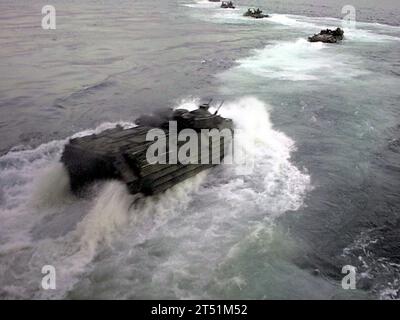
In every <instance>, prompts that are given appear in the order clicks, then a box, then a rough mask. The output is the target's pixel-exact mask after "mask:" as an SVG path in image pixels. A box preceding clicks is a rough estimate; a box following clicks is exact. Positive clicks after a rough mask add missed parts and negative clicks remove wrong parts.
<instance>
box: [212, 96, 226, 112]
mask: <svg viewBox="0 0 400 320" xmlns="http://www.w3.org/2000/svg"><path fill="white" fill-rule="evenodd" d="M224 102H225V101H224V100H222V102H221V104H220V105H219V107H218V109H217V111H215V112H214V115H216V114H217V113H218V111H219V109H221V107H222V105H223V104H224Z"/></svg>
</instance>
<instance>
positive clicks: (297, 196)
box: [0, 97, 310, 299]
mask: <svg viewBox="0 0 400 320" xmlns="http://www.w3.org/2000/svg"><path fill="white" fill-rule="evenodd" d="M196 105H197V104H196V103H195V102H194V101H186V102H182V103H181V104H180V105H179V106H178V107H179V108H182V107H184V108H189V109H191V108H195V106H196ZM222 115H223V116H227V117H231V118H232V119H233V120H234V122H235V124H236V130H237V132H238V135H237V137H236V136H235V139H236V138H237V139H239V144H238V148H242V149H243V150H242V151H244V152H246V153H247V154H248V155H250V156H251V157H252V159H253V160H254V166H253V167H252V168H251V171H249V172H246V173H245V174H244V173H243V171H241V170H238V166H236V165H228V164H225V165H222V166H220V167H218V168H215V169H213V170H212V174H208V172H202V173H201V174H199V175H197V176H196V177H194V178H192V179H189V180H187V181H185V182H183V183H181V184H179V185H177V186H175V187H174V188H172V189H170V190H167V191H166V192H165V193H163V194H161V195H159V196H155V197H146V198H143V197H140V196H132V195H130V194H129V193H128V192H127V190H126V186H125V185H124V184H123V183H121V182H117V181H110V182H106V183H103V184H102V185H99V187H97V188H94V189H93V192H94V193H93V196H92V197H91V198H88V199H77V198H75V197H74V196H72V195H71V194H70V193H69V191H68V188H67V186H68V176H67V173H66V171H65V169H64V168H63V167H62V166H61V165H59V164H55V162H57V160H58V159H59V156H60V153H61V151H62V149H63V146H64V145H65V143H66V141H67V140H63V141H53V142H51V143H48V144H44V145H42V146H40V147H38V148H36V149H33V150H25V151H18V152H12V153H9V154H7V155H5V156H3V157H1V158H0V166H1V169H2V171H1V174H0V182H1V185H2V188H3V189H4V190H5V192H4V194H3V200H2V203H1V209H2V211H1V216H0V218H1V222H2V223H1V226H0V228H1V231H2V232H1V244H0V266H1V268H0V273H1V277H0V279H1V283H0V285H1V288H2V289H1V291H0V296H2V297H5V298H10V297H23V298H32V297H34V298H39V299H43V298H63V297H66V294H68V292H70V291H71V289H73V288H74V286H75V285H76V283H77V282H79V280H80V279H81V276H82V274H83V273H85V272H89V271H90V270H91V268H95V267H96V266H97V264H98V263H99V262H96V263H95V264H93V263H92V262H93V261H97V260H94V259H95V257H96V256H97V255H98V253H100V252H102V251H103V250H106V249H107V248H108V250H109V251H110V250H111V252H114V254H116V255H117V257H114V258H113V261H114V262H113V263H115V261H116V263H117V264H118V265H119V264H121V266H116V269H118V268H119V267H121V268H125V267H127V266H125V265H124V261H121V262H120V263H119V262H118V261H119V259H122V260H124V259H126V257H129V256H131V255H134V256H135V258H134V259H135V261H136V262H134V263H133V264H132V263H131V264H130V265H129V268H130V270H131V271H130V272H133V270H134V269H135V268H141V266H142V260H143V259H144V257H146V256H147V255H148V254H150V253H147V254H145V255H144V256H143V248H142V247H141V246H142V245H143V244H145V243H147V242H148V241H150V242H151V241H155V239H160V238H161V239H165V240H161V241H162V243H165V244H167V243H168V241H169V239H171V238H176V239H179V243H177V244H176V245H174V246H173V248H174V250H175V248H176V250H182V252H180V251H179V253H178V251H177V252H175V253H172V255H171V256H168V257H167V258H166V260H164V261H163V262H162V263H160V264H158V263H157V264H156V265H155V266H154V268H152V269H151V270H147V269H146V267H145V269H144V271H143V272H152V274H153V275H152V277H153V284H154V285H156V286H157V284H160V285H161V286H164V285H170V286H171V290H172V291H173V292H174V296H175V297H184V296H186V297H187V295H188V294H189V293H188V292H186V291H183V292H182V290H181V289H177V288H176V284H174V283H169V281H170V280H171V279H172V278H173V277H172V278H171V277H170V276H171V274H175V277H178V282H179V277H186V276H187V275H188V274H190V272H191V271H190V270H191V269H192V268H193V263H196V261H197V262H198V263H200V265H201V266H202V267H203V271H202V272H201V274H200V275H199V279H197V280H196V281H202V280H201V278H202V277H205V278H207V277H209V276H211V273H209V274H208V273H207V272H208V271H210V270H211V269H210V268H214V267H215V266H216V264H218V263H223V262H224V259H232V257H234V256H235V252H236V250H234V248H237V246H238V244H237V242H238V238H237V236H238V235H240V233H241V232H243V230H248V228H250V227H249V226H250V225H249V224H250V223H251V225H252V227H251V228H250V229H253V228H255V229H254V230H253V231H251V233H252V234H255V235H257V234H258V233H259V232H258V231H257V230H260V228H261V229H262V228H263V227H264V226H265V224H266V223H267V224H269V223H270V222H271V221H272V220H271V219H273V217H274V216H276V215H279V214H282V213H283V212H285V211H287V210H296V209H297V208H298V207H299V206H301V205H302V203H303V198H304V195H305V194H306V192H307V190H308V189H309V188H310V178H309V176H308V175H307V174H306V173H302V172H301V171H300V170H298V169H297V168H296V167H295V166H293V165H292V164H291V162H290V153H291V152H292V151H293V150H294V142H293V141H292V140H291V139H290V138H288V137H287V136H286V135H284V134H283V133H281V132H278V131H276V130H275V129H274V128H273V126H272V124H271V122H270V120H269V114H268V107H267V106H266V105H265V104H264V103H263V102H261V101H259V100H257V99H255V98H251V97H248V98H243V99H240V100H238V101H233V102H230V103H226V105H224V108H223V110H222ZM114 125H115V124H108V125H103V126H101V127H100V128H97V129H96V130H95V131H93V130H92V131H86V132H82V133H79V134H77V135H75V136H81V135H86V134H90V133H92V132H98V131H101V130H104V129H106V128H108V127H112V126H114ZM210 172H211V171H210ZM38 176H39V177H40V178H38ZM12 177H14V180H12V179H11V178H12ZM17 182H18V183H17ZM260 226H261V227H260ZM204 228H205V229H204ZM241 230H242V231H241ZM255 230H256V231H255ZM163 237H165V238H163ZM247 238H248V237H247ZM250 238H251V237H250ZM239 239H240V238H239ZM136 248H139V250H137V249H136ZM140 248H142V249H140ZM188 248H190V249H189V250H188ZM124 250H127V252H125V251H124ZM186 252H188V253H190V254H189V255H186V254H185V253H186ZM205 252H208V253H207V254H204V253H205ZM227 252H228V253H229V254H228V256H226V253H227ZM225 256H226V257H225ZM224 257H225V258H224ZM221 259H222V260H221ZM152 262H153V260H151V259H150V261H147V262H146V265H147V268H148V266H149V265H151V263H152ZM100 264H101V263H100ZM44 265H53V266H54V267H55V268H56V271H57V290H54V291H53V290H48V291H45V290H41V289H38V288H40V283H41V279H42V274H41V268H42V267H43V266H44ZM177 270H181V273H179V274H176V272H177ZM115 272H116V274H113V277H112V281H114V279H115V281H118V270H116V271H115ZM122 274H123V273H122ZM203 280H204V279H203ZM146 283H147V282H146ZM146 283H143V282H140V283H139V284H137V285H136V284H132V290H133V291H134V292H137V293H138V294H139V293H140V292H141V291H143V292H145V291H146V290H151V286H148V285H147V286H146ZM92 285H93V286H95V285H96V283H92ZM140 285H144V287H143V288H140ZM138 286H139V287H138ZM136 290H137V291H136ZM190 295H192V296H193V297H195V296H199V295H196V293H193V292H192V293H190Z"/></svg>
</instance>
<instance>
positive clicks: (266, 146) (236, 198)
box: [75, 97, 311, 299]
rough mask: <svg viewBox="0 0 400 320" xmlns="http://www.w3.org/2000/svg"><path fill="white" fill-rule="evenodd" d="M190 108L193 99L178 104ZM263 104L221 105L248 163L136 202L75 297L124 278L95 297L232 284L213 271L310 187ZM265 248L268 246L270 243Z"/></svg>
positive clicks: (201, 294)
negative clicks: (93, 280) (124, 226)
mask: <svg viewBox="0 0 400 320" xmlns="http://www.w3.org/2000/svg"><path fill="white" fill-rule="evenodd" d="M196 106H197V99H194V100H186V101H182V102H181V103H180V104H179V105H178V108H187V109H189V110H190V109H194V108H196ZM268 109H269V107H268V106H267V105H266V104H265V103H263V102H262V101H259V100H258V99H256V98H253V97H246V98H242V99H239V100H237V101H232V102H226V103H225V105H224V106H223V108H222V110H221V114H222V115H223V116H226V117H231V118H232V119H233V120H234V122H235V139H239V140H240V141H238V144H237V145H235V147H237V148H240V149H241V151H244V152H246V154H247V155H249V156H250V158H252V160H254V162H253V164H254V165H253V166H251V167H250V168H241V165H236V164H222V165H221V166H219V167H216V168H214V169H212V170H211V171H209V173H208V174H207V175H204V176H203V177H200V179H201V180H200V181H199V182H198V184H197V186H196V188H195V189H190V188H189V190H190V193H188V190H187V189H188V187H189V186H192V185H193V183H194V182H193V180H188V181H186V182H185V183H186V185H184V184H183V185H179V186H178V189H176V190H175V191H173V190H169V191H168V192H167V193H166V194H164V195H161V196H159V197H158V198H157V199H151V198H146V199H141V200H140V201H138V203H137V204H136V205H135V208H133V209H131V212H130V213H129V215H130V217H131V218H130V219H134V218H133V217H136V218H135V219H139V220H136V221H133V220H131V221H130V224H131V227H129V228H128V229H125V230H124V231H123V232H122V233H121V235H120V237H119V239H120V241H119V240H118V241H117V242H116V243H115V247H114V251H113V252H112V253H111V252H110V253H109V254H108V255H104V256H103V257H102V259H101V260H99V261H97V265H96V266H95V268H94V270H93V274H94V275H102V279H103V280H100V281H99V283H91V284H90V287H89V285H88V284H87V283H81V285H80V286H78V287H77V288H76V290H75V294H76V295H77V297H88V296H87V292H88V291H90V292H93V291H94V292H99V290H100V288H101V287H102V286H104V285H107V286H110V287H114V286H118V284H119V283H124V287H123V288H120V287H119V290H118V293H117V296H113V295H112V293H111V292H102V293H99V294H98V295H96V297H97V298H110V297H114V298H115V297H117V298H130V299H135V298H145V297H149V298H157V297H158V298H184V299H188V298H215V297H216V296H214V295H213V293H212V292H213V290H211V292H210V288H211V289H216V288H217V287H219V286H221V287H224V286H225V284H226V283H227V282H228V283H231V282H232V283H233V282H235V283H236V282H237V281H238V279H237V277H236V278H232V279H229V278H228V279H227V278H224V279H221V278H220V276H221V275H220V274H219V273H218V270H220V269H221V268H224V266H227V265H230V264H235V259H237V258H238V256H239V255H240V254H242V253H243V250H246V249H245V247H246V246H247V245H249V243H253V242H255V241H256V242H257V241H263V239H264V235H265V234H268V233H270V232H271V230H272V229H271V228H273V222H274V218H275V217H277V216H279V215H281V214H283V213H284V212H286V211H287V210H296V209H298V208H299V207H300V206H301V205H302V204H303V199H304V196H305V194H306V193H307V191H308V190H310V188H311V186H310V177H309V176H308V174H307V173H306V172H302V171H300V170H299V169H298V168H296V167H295V166H294V165H293V164H292V163H291V162H290V155H291V152H292V151H293V150H295V145H294V141H293V140H291V139H290V138H289V137H287V136H286V135H285V134H283V133H282V132H279V131H277V130H275V129H274V128H273V126H272V124H271V122H270V119H269V113H268ZM212 111H213V110H212ZM236 133H237V134H236ZM243 169H248V170H243ZM196 178H197V177H196ZM263 247H264V250H268V243H264V244H263ZM110 269H112V272H110ZM222 276H223V275H222ZM223 277H224V276H223ZM150 279H151V280H150ZM239 280H240V279H239ZM227 285H229V284H227ZM214 293H215V291H214Z"/></svg>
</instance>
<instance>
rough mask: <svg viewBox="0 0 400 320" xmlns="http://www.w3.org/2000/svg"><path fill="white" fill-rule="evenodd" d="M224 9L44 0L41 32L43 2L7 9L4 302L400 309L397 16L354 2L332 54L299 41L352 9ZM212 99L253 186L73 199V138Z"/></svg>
mask: <svg viewBox="0 0 400 320" xmlns="http://www.w3.org/2000/svg"><path fill="white" fill-rule="evenodd" d="M358 2H359V3H358ZM235 3H236V4H237V9H235V10H222V9H220V8H219V7H218V4H213V3H209V2H208V1H194V0H177V1H161V0H156V1H154V2H152V3H151V4H150V3H149V2H148V1H144V0H130V1H129V0H119V1H95V0H87V1H60V0H55V1H52V4H53V5H54V6H55V8H56V10H57V29H56V30H51V31H50V30H42V29H41V18H42V15H41V8H42V6H43V5H45V4H47V3H43V2H42V1H38V0H34V1H11V0H6V1H2V2H1V3H0V46H1V49H0V58H1V59H0V74H1V76H0V136H1V138H2V139H1V141H0V154H1V156H0V298H2V299H13V298H36V299H47V298H67V299H83V298H112V299H142V298H149V299H155V298H169V299H190V298H200V299H206V298H208V299H215V298H226V299H233V298H243V299H275V298H279V299H295V298H299V299H342V298H343V299H354V298H357V299H360V298H361V299H398V298H400V291H399V290H400V278H399V274H400V273H399V272H400V235H399V234H400V233H399V232H400V217H399V214H400V195H399V190H400V122H399V119H400V106H399V101H400V90H399V89H400V78H399V77H400V56H399V52H400V20H399V18H398V17H399V14H400V8H399V6H398V4H397V3H396V1H389V0H386V1H383V2H380V3H379V4H377V3H373V2H372V1H360V0H357V1H354V2H353V5H354V7H355V9H356V10H357V11H356V12H357V25H356V29H350V28H345V40H344V41H343V42H342V43H341V44H338V45H325V44H321V43H308V42H307V41H306V39H307V36H308V35H311V34H313V33H316V32H318V31H320V29H322V28H326V27H337V26H341V20H340V18H341V17H342V14H341V8H342V6H343V5H344V4H346V3H343V4H341V3H338V2H337V1H331V0H324V1H312V0H302V1H294V0H290V1H284V2H282V1H249V0H246V1H244V0H243V1H241V0H238V1H236V2H235ZM248 6H260V7H261V8H262V9H264V11H266V12H267V13H269V14H270V15H271V17H270V18H268V19H264V20H251V19H250V20H249V19H246V18H244V17H242V13H243V12H244V11H245V10H246V9H247V7H248ZM208 97H214V99H215V100H225V105H224V107H223V109H222V111H221V112H222V114H223V115H224V116H228V117H231V118H232V119H233V120H234V121H235V125H236V127H237V128H238V129H240V130H241V131H242V132H243V133H244V134H243V135H242V136H241V139H242V140H241V141H240V145H241V147H243V148H245V149H246V151H247V152H248V153H249V154H251V155H252V156H253V157H254V159H255V166H254V170H253V171H252V172H250V173H249V174H246V175H243V174H239V173H238V171H237V170H235V167H232V166H229V165H225V166H224V165H222V166H219V167H217V168H215V169H213V170H210V171H208V172H204V173H202V174H200V175H198V176H197V177H195V178H193V179H191V180H188V181H186V182H184V183H182V184H180V185H178V186H176V187H175V188H173V189H171V190H168V191H167V192H166V193H165V194H163V195H160V196H157V197H151V198H146V199H141V200H139V201H136V202H135V204H134V205H133V206H132V202H133V201H134V200H135V198H134V197H133V196H131V195H129V194H128V193H127V192H126V190H125V187H124V185H122V184H120V183H119V182H116V181H109V182H105V183H102V184H99V185H96V186H94V187H93V192H92V195H91V196H90V197H87V198H85V199H78V198H76V197H74V196H73V195H72V194H71V193H70V192H69V187H68V183H69V181H68V176H67V174H66V172H65V170H64V168H63V167H62V166H61V165H60V164H59V163H58V160H59V157H60V154H61V152H62V149H63V146H64V145H65V143H67V142H68V139H69V138H70V137H71V136H82V135H87V134H90V133H93V132H100V131H102V130H105V129H107V128H110V127H113V126H115V125H116V124H121V125H123V126H131V125H133V122H134V120H135V118H137V117H138V116H139V115H140V114H142V113H146V112H150V111H152V110H158V109H160V108H167V107H189V108H192V107H194V106H195V104H196V103H197V102H198V101H199V99H201V98H208ZM44 265H53V266H55V268H56V270H57V289H56V290H43V289H41V287H40V284H41V280H42V276H43V275H42V273H41V269H42V267H43V266H44ZM344 265H352V266H355V267H356V268H357V289H356V290H344V289H343V288H342V286H341V279H342V277H343V276H344V275H343V274H342V273H341V270H342V267H343V266H344ZM317 269H318V271H316V270H317Z"/></svg>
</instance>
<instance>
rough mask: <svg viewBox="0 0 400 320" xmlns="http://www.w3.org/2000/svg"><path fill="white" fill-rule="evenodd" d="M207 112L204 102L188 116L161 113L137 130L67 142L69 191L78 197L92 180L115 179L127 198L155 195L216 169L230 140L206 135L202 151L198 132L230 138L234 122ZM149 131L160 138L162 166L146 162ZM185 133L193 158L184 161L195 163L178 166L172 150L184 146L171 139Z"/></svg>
mask: <svg viewBox="0 0 400 320" xmlns="http://www.w3.org/2000/svg"><path fill="white" fill-rule="evenodd" d="M210 102H211V101H210ZM221 105H222V104H221ZM209 107H210V103H206V104H203V105H201V106H200V107H199V108H198V109H196V110H193V111H190V112H189V111H188V110H186V109H176V110H172V109H170V110H168V111H164V112H162V113H161V114H157V115H150V116H142V117H140V118H139V119H138V120H137V121H136V124H137V126H136V127H132V128H128V129H124V128H122V127H121V126H116V127H115V128H112V129H108V130H105V131H103V132H101V133H99V134H93V135H90V136H85V137H80V138H75V139H71V140H70V141H69V143H68V144H67V145H66V146H65V149H64V151H63V154H62V156H61V162H62V163H63V164H64V165H65V167H66V169H67V171H68V174H69V177H70V186H71V190H72V191H73V192H74V193H79V192H80V191H81V190H83V189H84V187H86V186H88V185H90V184H91V183H93V182H95V181H98V180H106V179H118V180H121V181H123V182H124V183H126V185H127V187H128V190H129V192H130V193H132V194H136V193H142V194H145V195H154V194H157V193H160V192H163V191H165V190H166V189H168V188H170V187H172V186H174V185H175V184H177V183H179V182H181V181H183V180H186V179H188V178H190V177H192V176H194V175H196V174H197V173H199V172H201V171H203V170H205V169H208V168H211V167H213V166H215V165H216V164H218V163H219V161H220V160H222V159H223V158H224V156H225V155H226V153H227V150H228V148H229V145H230V143H231V141H230V140H231V139H230V138H229V137H228V138H227V137H226V135H223V134H220V135H219V136H218V139H217V141H218V143H215V142H216V140H215V139H214V140H213V138H211V137H210V135H208V136H207V137H208V138H207V139H208V141H209V144H208V145H207V144H205V146H204V144H201V136H202V135H204V132H205V130H202V129H218V130H219V132H221V131H224V130H223V129H228V130H229V131H228V132H229V133H231V137H233V123H232V120H231V119H227V118H223V117H221V116H220V115H218V114H217V112H218V110H217V111H216V112H215V113H213V114H212V113H210V112H209V110H208V109H209ZM220 107H221V106H220ZM218 109H219V108H218ZM171 123H174V127H173V128H176V130H174V132H171V131H172V130H171ZM151 129H161V130H162V132H164V133H165V140H166V143H165V145H166V149H164V150H165V157H166V159H167V161H166V163H159V162H160V161H159V162H158V163H153V161H152V160H151V161H148V159H147V158H148V157H147V156H146V153H147V150H148V148H149V147H150V146H151V145H152V144H154V143H155V140H151V141H148V140H147V138H146V135H147V134H148V132H149V131H150V130H151ZM184 129H193V130H195V132H196V133H198V134H196V137H197V138H196V139H197V142H198V153H197V154H195V153H194V154H193V155H192V154H190V153H189V158H190V157H191V159H192V160H193V159H197V160H198V161H197V162H196V161H191V162H190V163H188V162H185V163H182V162H180V161H179V159H178V160H177V161H175V162H174V161H173V159H172V158H173V156H172V153H173V151H175V152H176V149H177V150H179V148H180V146H182V145H183V144H185V142H186V141H179V140H180V139H176V136H179V133H180V132H181V131H182V130H184ZM158 132H160V130H158ZM202 132H203V133H202ZM214 132H215V130H214ZM225 132H227V131H226V130H225ZM176 133H177V134H176ZM172 136H175V141H177V143H176V146H175V147H170V145H169V142H167V141H170V140H173V137H172ZM203 139H204V138H203ZM203 141H204V140H203ZM173 149H175V150H173ZM158 156H159V155H158ZM207 157H208V158H207ZM205 158H207V159H208V160H209V161H205ZM171 159H172V160H171ZM216 159H217V160H218V161H215V160H216ZM200 160H202V161H200Z"/></svg>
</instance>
